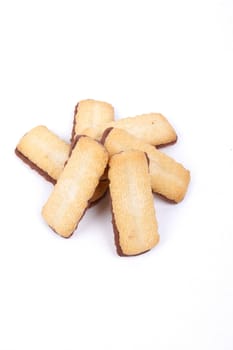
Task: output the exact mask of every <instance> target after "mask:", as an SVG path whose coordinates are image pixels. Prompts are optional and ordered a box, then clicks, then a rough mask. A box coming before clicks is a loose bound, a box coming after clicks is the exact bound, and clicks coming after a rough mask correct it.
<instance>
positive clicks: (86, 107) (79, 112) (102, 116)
mask: <svg viewBox="0 0 233 350" xmlns="http://www.w3.org/2000/svg"><path fill="white" fill-rule="evenodd" d="M112 120H114V109H113V106H112V105H110V104H109V103H107V102H103V101H96V100H91V99H89V100H82V101H80V102H79V103H78V104H77V105H76V107H75V111H74V121H73V130H72V135H71V141H72V140H73V139H74V137H75V136H76V135H87V136H91V137H93V138H95V134H96V132H95V128H97V127H101V125H102V124H105V123H107V122H110V121H112ZM85 130H86V131H85ZM88 130H89V132H88Z"/></svg>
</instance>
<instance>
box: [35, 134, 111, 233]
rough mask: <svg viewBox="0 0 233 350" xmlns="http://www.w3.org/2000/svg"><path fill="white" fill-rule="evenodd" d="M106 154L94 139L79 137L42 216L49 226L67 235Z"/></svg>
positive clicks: (90, 192) (90, 193) (96, 180)
mask: <svg viewBox="0 0 233 350" xmlns="http://www.w3.org/2000/svg"><path fill="white" fill-rule="evenodd" d="M107 161H108V154H107V151H106V150H105V148H104V147H103V146H102V145H101V144H100V143H99V142H97V141H95V140H93V139H91V138H89V137H87V136H84V137H80V139H79V140H78V141H77V143H76V145H75V147H74V148H73V150H72V153H71V156H70V158H69V159H68V162H67V164H66V166H65V168H64V170H63V172H62V174H61V176H60V177H59V179H58V181H57V184H56V185H55V186H54V190H53V191H52V193H51V195H50V197H49V199H48V201H47V203H46V204H45V206H44V207H43V209H42V215H43V217H44V219H45V221H46V222H47V223H48V225H49V226H51V228H52V229H53V230H54V231H55V232H57V233H58V234H60V235H61V236H63V237H69V236H70V235H71V234H72V233H73V232H74V230H75V229H76V227H77V224H78V222H79V221H80V219H81V218H82V216H83V214H84V212H85V210H86V209H87V207H88V205H89V200H90V199H91V198H92V196H93V194H94V191H95V189H96V187H97V185H98V183H99V179H100V177H101V175H102V174H103V172H104V169H105V167H106V165H107Z"/></svg>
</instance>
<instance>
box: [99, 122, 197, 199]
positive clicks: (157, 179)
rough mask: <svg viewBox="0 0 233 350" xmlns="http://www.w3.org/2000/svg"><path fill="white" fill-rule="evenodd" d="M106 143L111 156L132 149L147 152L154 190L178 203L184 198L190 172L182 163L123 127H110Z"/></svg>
mask: <svg viewBox="0 0 233 350" xmlns="http://www.w3.org/2000/svg"><path fill="white" fill-rule="evenodd" d="M104 145H105V147H106V149H107V150H108V152H109V154H110V156H112V155H113V154H116V153H119V152H122V151H127V150H131V149H135V150H140V151H142V152H145V153H146V154H147V155H148V157H149V159H150V164H149V169H150V175H151V185H152V189H153V192H156V193H159V194H161V195H162V196H164V197H166V198H167V199H169V200H171V201H174V202H177V203H178V202H180V201H181V200H182V199H183V198H184V196H185V194H186V192H187V189H188V185H189V182H190V172H189V171H188V170H187V169H185V168H184V167H183V165H182V164H180V163H178V162H176V161H175V160H174V159H172V158H171V157H169V156H168V155H166V154H165V153H162V152H160V151H159V150H157V149H156V148H155V147H154V146H152V145H149V144H147V143H145V142H143V141H142V140H140V139H138V138H137V137H134V136H133V135H130V134H129V133H127V132H126V131H125V130H122V129H117V128H113V129H109V131H107V133H106V135H105V141H104Z"/></svg>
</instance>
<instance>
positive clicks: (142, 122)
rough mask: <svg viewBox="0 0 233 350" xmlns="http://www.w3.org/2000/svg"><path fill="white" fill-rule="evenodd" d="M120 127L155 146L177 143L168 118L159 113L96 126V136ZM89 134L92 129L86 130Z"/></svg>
mask: <svg viewBox="0 0 233 350" xmlns="http://www.w3.org/2000/svg"><path fill="white" fill-rule="evenodd" d="M111 127H114V128H118V129H123V130H125V131H127V132H128V133H130V134H132V135H133V136H136V137H138V138H140V139H141V140H143V141H144V142H147V143H149V144H151V145H154V146H160V147H161V146H164V145H168V144H172V143H175V142H176V140H177V135H176V132H175V130H174V128H173V127H172V126H171V124H170V123H169V122H168V120H167V119H166V118H165V117H164V116H163V115H162V114H159V113H149V114H142V115H138V116H135V117H129V118H123V119H119V120H116V121H113V122H109V123H106V124H103V125H100V126H97V127H96V128H95V138H101V137H102V135H103V133H104V130H106V129H108V128H111ZM86 132H88V133H89V134H90V133H91V130H86Z"/></svg>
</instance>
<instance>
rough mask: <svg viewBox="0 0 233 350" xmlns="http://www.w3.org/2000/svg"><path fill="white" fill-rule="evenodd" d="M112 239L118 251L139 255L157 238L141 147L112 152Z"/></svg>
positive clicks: (124, 253) (110, 185)
mask: <svg viewBox="0 0 233 350" xmlns="http://www.w3.org/2000/svg"><path fill="white" fill-rule="evenodd" d="M109 180H110V184H109V188H110V196H111V202H112V215H113V220H112V221H113V226H114V233H115V243H116V247H117V252H118V254H119V255H138V254H142V253H144V252H146V251H148V250H150V249H151V248H153V247H154V246H155V245H156V244H157V243H158V241H159V234H158V225H157V220H156V216H155V209H154V200H153V195H152V190H151V184H150V175H149V170H148V159H147V156H146V154H145V153H143V152H141V151H125V152H121V153H118V154H115V155H113V156H112V157H111V159H110V162H109Z"/></svg>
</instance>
